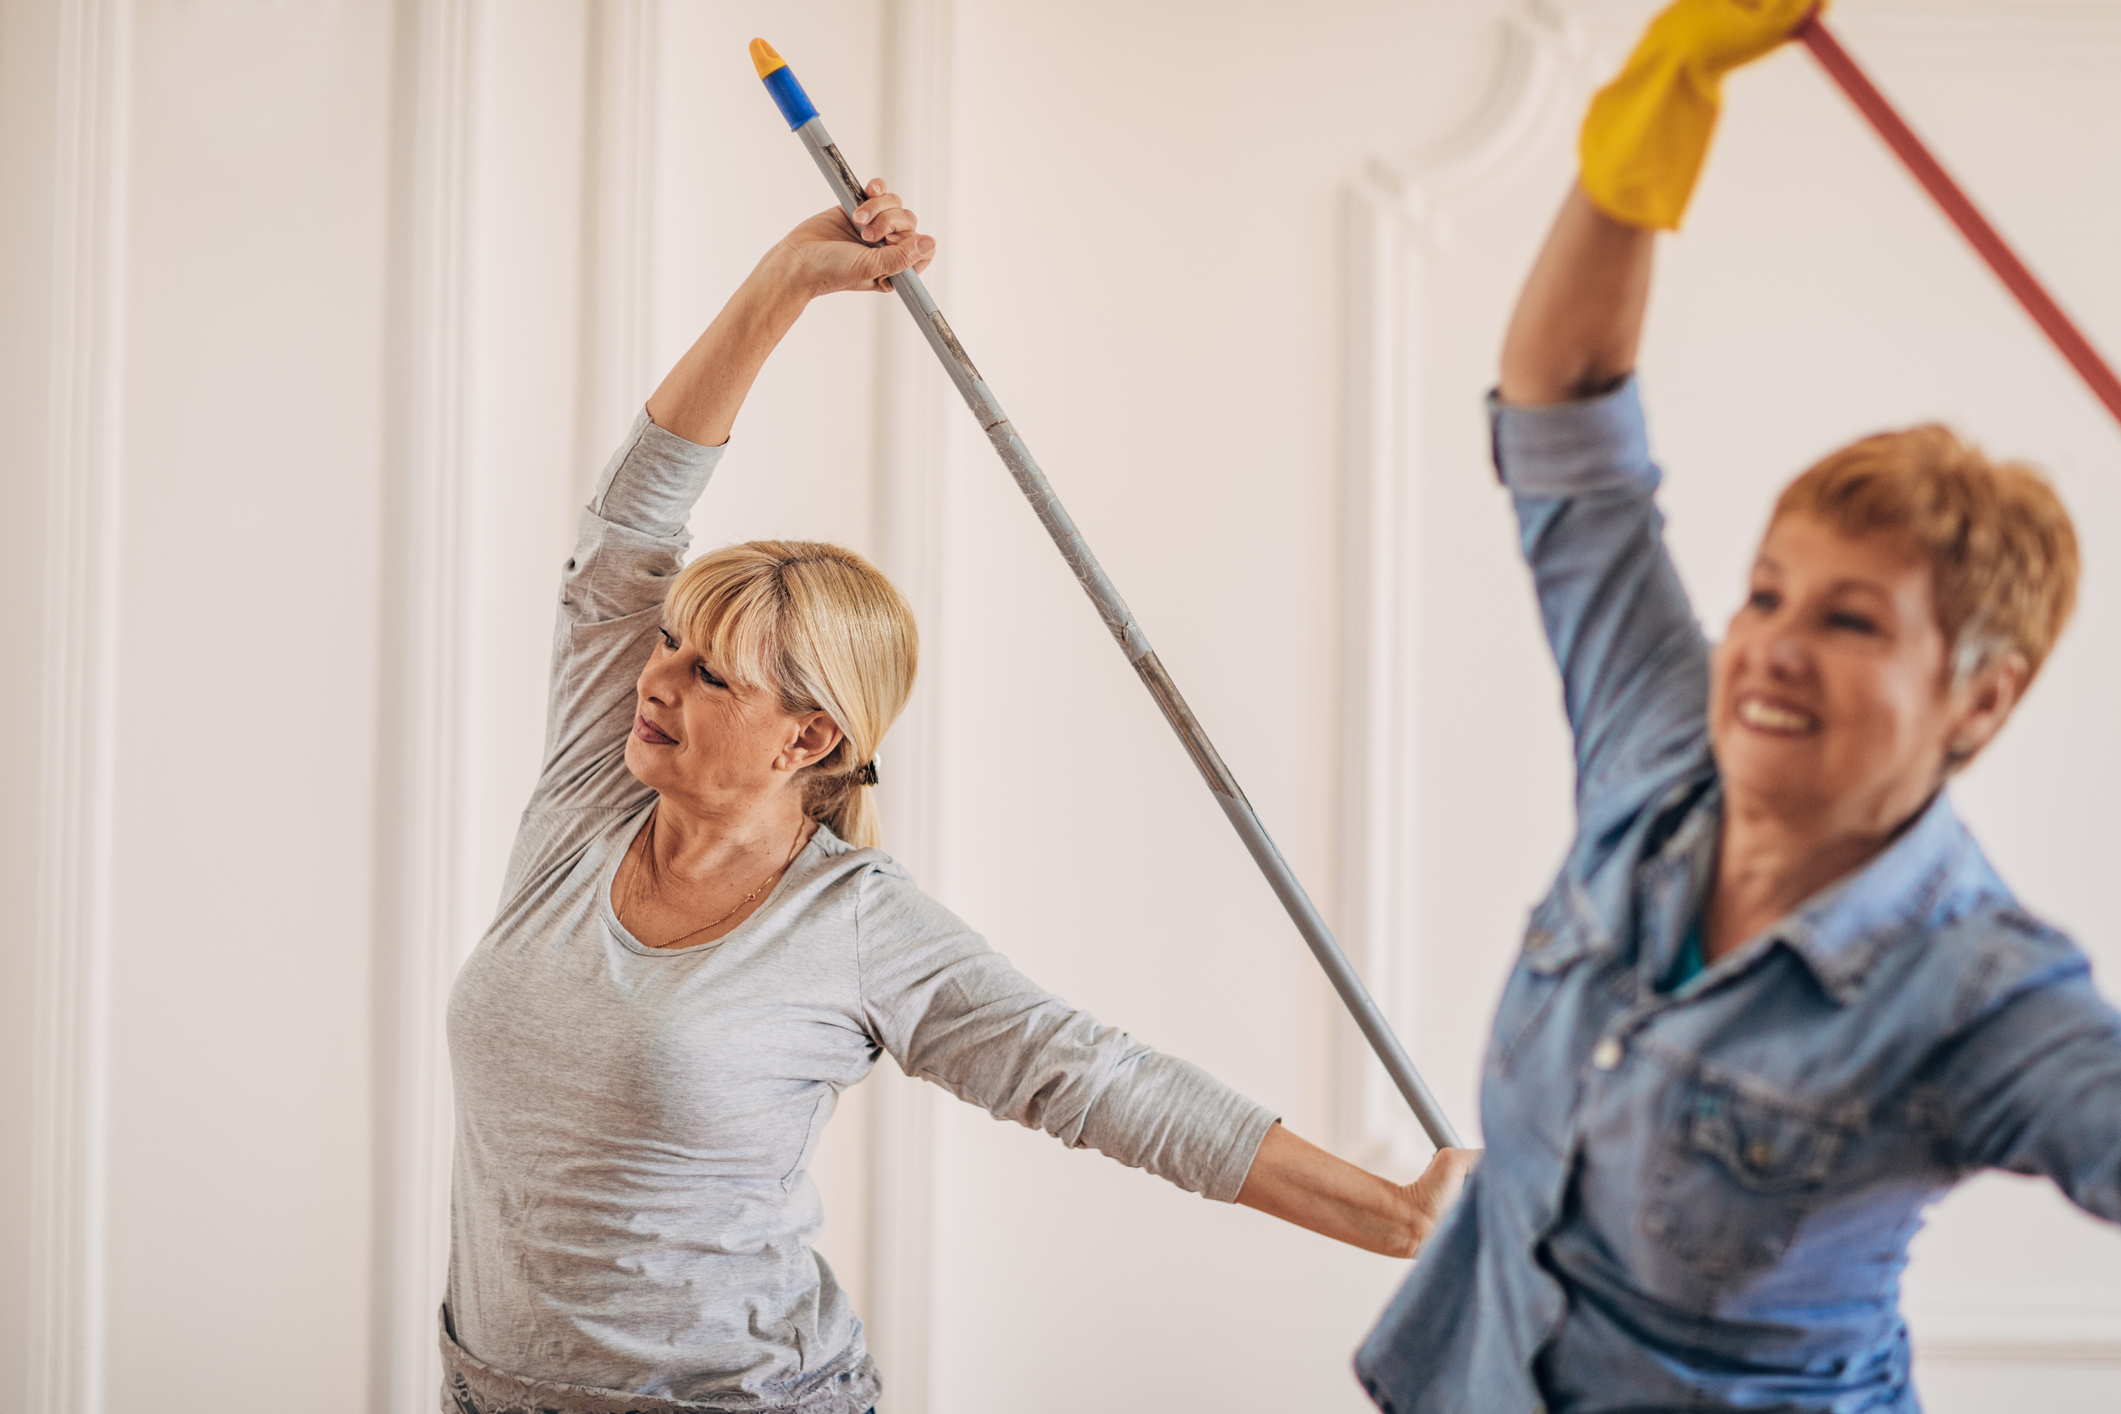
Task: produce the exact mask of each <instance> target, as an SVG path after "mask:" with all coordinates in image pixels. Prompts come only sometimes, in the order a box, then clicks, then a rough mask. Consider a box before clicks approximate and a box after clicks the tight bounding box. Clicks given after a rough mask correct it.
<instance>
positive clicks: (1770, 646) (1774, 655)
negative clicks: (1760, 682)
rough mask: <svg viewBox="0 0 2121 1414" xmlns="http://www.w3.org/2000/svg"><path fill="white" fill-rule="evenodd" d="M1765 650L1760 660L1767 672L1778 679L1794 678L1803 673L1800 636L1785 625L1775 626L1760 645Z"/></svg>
mask: <svg viewBox="0 0 2121 1414" xmlns="http://www.w3.org/2000/svg"><path fill="white" fill-rule="evenodd" d="M1762 647H1763V648H1764V649H1765V650H1766V651H1765V652H1764V653H1762V654H1761V658H1762V660H1763V661H1765V662H1766V664H1767V666H1768V671H1769V672H1771V673H1774V674H1775V675H1776V676H1778V677H1796V676H1798V675H1799V674H1800V673H1802V672H1803V671H1804V665H1805V652H1804V643H1803V641H1802V637H1801V635H1799V634H1798V633H1797V632H1796V630H1795V629H1794V628H1792V627H1790V626H1787V625H1777V626H1776V627H1775V628H1774V629H1772V630H1770V631H1769V633H1768V635H1767V642H1766V643H1765V644H1763V645H1762Z"/></svg>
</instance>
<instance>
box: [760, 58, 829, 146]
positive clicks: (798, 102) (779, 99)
mask: <svg viewBox="0 0 2121 1414" xmlns="http://www.w3.org/2000/svg"><path fill="white" fill-rule="evenodd" d="M762 82H764V83H765V85H766V92H768V93H770V94H772V95H773V103H774V106H775V107H777V108H779V109H780V110H781V116H782V117H783V118H786V119H787V120H788V130H789V131H790V132H793V131H795V129H797V128H799V127H801V126H802V125H803V124H805V123H807V122H809V121H810V120H811V119H812V118H815V117H816V116H817V105H816V104H815V103H812V102H811V101H810V95H809V94H807V93H805V92H803V86H802V85H801V84H799V83H797V82H796V80H795V70H793V69H791V68H789V67H788V66H787V65H786V64H783V65H781V67H779V68H778V69H775V70H774V71H773V72H772V73H770V74H768V75H766V77H765V79H764V80H762Z"/></svg>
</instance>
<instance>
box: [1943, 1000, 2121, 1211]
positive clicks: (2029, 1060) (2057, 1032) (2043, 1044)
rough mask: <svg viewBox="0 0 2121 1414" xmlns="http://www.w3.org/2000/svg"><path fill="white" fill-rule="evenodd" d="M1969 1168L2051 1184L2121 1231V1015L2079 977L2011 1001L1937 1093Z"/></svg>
mask: <svg viewBox="0 0 2121 1414" xmlns="http://www.w3.org/2000/svg"><path fill="white" fill-rule="evenodd" d="M1938 1089H1939V1091H1940V1095H1941V1099H1942V1101H1943V1104H1942V1109H1943V1113H1944V1115H1945V1117H1946V1119H1947V1121H1948V1123H1949V1125H1950V1131H1951V1140H1952V1145H1953V1149H1954V1151H1955V1156H1956V1158H1957V1160H1958V1162H1959V1163H1960V1165H1961V1166H1963V1167H1964V1168H1967V1169H1981V1168H1997V1169H2004V1170H2007V1171H2009V1172H2011V1173H2022V1174H2036V1175H2039V1176H2042V1177H2045V1178H2048V1179H2052V1180H2053V1181H2054V1184H2055V1186H2056V1187H2057V1188H2060V1189H2061V1190H2062V1191H2063V1192H2064V1193H2065V1194H2067V1195H2068V1197H2069V1199H2070V1201H2071V1202H2073V1203H2075V1204H2076V1205H2077V1206H2078V1207H2080V1208H2082V1209H2084V1210H2085V1211H2086V1212H2088V1213H2093V1214H2096V1215H2097V1216H2099V1217H2102V1218H2105V1219H2106V1220H2107V1221H2108V1222H2121V1015H2117V1014H2116V1013H2115V1011H2114V1009H2113V1007H2112V1006H2111V1005H2109V1004H2108V1003H2107V1001H2106V999H2105V998H2104V997H2102V996H2100V995H2099V993H2098V991H2097V989H2096V988H2094V987H2093V986H2092V981H2091V978H2090V977H2089V976H2087V975H2083V974H2082V973H2079V974H2078V975H2076V976H2072V977H2068V978H2066V979H2064V980H2062V981H2060V982H2058V983H2056V984H2054V985H2052V986H2045V987H2040V988H2038V989H2036V990H2032V991H2028V992H2026V993H2024V994H2023V995H2020V996H2018V997H2015V998H2013V999H2012V1000H2011V1001H2010V1002H2008V1003H2007V1004H2006V1005H2004V1006H2002V1007H2000V1008H1998V1009H1997V1010H1996V1012H1995V1013H1994V1014H1993V1015H1991V1016H1989V1017H1987V1018H1986V1019H1985V1020H1984V1021H1982V1023H1981V1024H1980V1025H1979V1026H1977V1027H1976V1028H1975V1029H1974V1030H1973V1031H1972V1032H1971V1033H1970V1034H1969V1035H1968V1036H1967V1037H1966V1038H1965V1039H1964V1040H1963V1041H1962V1042H1961V1043H1960V1044H1959V1045H1958V1046H1956V1047H1955V1048H1954V1050H1953V1052H1952V1054H1951V1056H1950V1059H1949V1061H1948V1063H1947V1064H1946V1065H1945V1066H1944V1067H1943V1071H1942V1075H1941V1077H1940V1084H1939V1086H1938Z"/></svg>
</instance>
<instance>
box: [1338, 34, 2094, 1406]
mask: <svg viewBox="0 0 2121 1414" xmlns="http://www.w3.org/2000/svg"><path fill="white" fill-rule="evenodd" d="M1722 2H1723V3H1736V0H1722ZM1593 111H1594V115H1595V114H1596V111H1597V110H1596V109H1595V108H1594V110H1593ZM1589 147H1590V143H1589V140H1588V134H1587V143H1586V148H1587V157H1588V153H1589ZM1585 185H1588V168H1587V182H1586V184H1585ZM1653 242H1654V233H1653V232H1652V231H1651V230H1650V229H1647V228H1645V226H1644V225H1641V224H1633V223H1630V222H1628V221H1625V220H1620V219H1616V218H1615V217H1614V216H1613V215H1611V214H1608V211H1607V210H1606V209H1604V204H1603V203H1600V202H1599V201H1597V200H1596V199H1595V198H1594V196H1593V195H1590V194H1587V192H1586V190H1585V186H1583V185H1580V186H1579V187H1578V189H1577V190H1575V191H1573V192H1572V193H1571V194H1570V196H1569V198H1568V200H1567V202H1566V204H1565V206H1564V207H1563V210H1562V212H1561V214H1560V217H1559V219H1558V220H1557V222H1556V224H1555V227H1554V230H1553V232H1552V234H1551V235H1550V237H1549V238H1548V242H1547V245H1546V248H1545V250H1544V251H1543V253H1542V254H1541V256H1540V258H1539V260H1538V262H1537V264H1536V266H1535V268H1534V270H1533V272H1532V274H1531V277H1530V279H1529V281H1528V282H1527V284H1526V287H1525V290H1524V293H1523V295H1522V297H1521V300H1520V303H1519V305H1518V308H1517V312H1516V315H1515V317H1514V319H1513V322H1512V324H1511V327H1510V332H1509V336H1508V339H1507V341H1506V344H1505V347H1504V351H1503V359H1502V377H1501V387H1500V390H1499V396H1498V397H1497V399H1495V400H1494V404H1493V407H1492V415H1493V418H1494V434H1495V435H1494V447H1495V455H1496V461H1497V465H1498V468H1499V470H1500V472H1501V475H1502V479H1503V481H1504V483H1505V484H1506V485H1507V486H1508V487H1509V490H1510V492H1511V495H1512V498H1513V500H1514V502H1515V506H1516V510H1517V515H1518V519H1519V523H1520V526H1521V530H1522V540H1523V550H1524V554H1525V558H1526V560H1527V561H1528V562H1529V564H1530V566H1531V569H1532V577H1533V581H1534V584H1535V587H1536V590H1537V593H1538V596H1539V603H1540V610H1541V614H1542V617H1543V619H1544V622H1545V626H1546V631H1547V635H1548V638H1549V640H1550V642H1551V644H1552V647H1553V651H1554V656H1555V659H1556V661H1557V663H1558V665H1559V667H1560V671H1561V679H1562V686H1563V693H1564V697H1565V703H1566V707H1567V712H1568V717H1569V722H1570V725H1571V727H1572V728H1573V730H1574V735H1575V755H1576V770H1577V784H1576V806H1577V835H1576V839H1575V842H1574V844H1573V846H1572V848H1571V850H1570V852H1569V854H1568V857H1567V860H1566V862H1565V863H1564V865H1563V867H1562V870H1561V873H1560V876H1559V877H1558V878H1557V879H1556V880H1555V883H1554V886H1553V889H1552V891H1551V892H1550V893H1549V894H1548V895H1547V897H1546V898H1545V899H1544V900H1543V901H1542V902H1541V903H1540V904H1539V905H1538V907H1537V908H1536V909H1535V910H1534V911H1533V915H1532V919H1531V923H1530V927H1529V928H1528V930H1527V933H1526V936H1525V941H1524V951H1523V953H1522V956H1521V957H1520V959H1519V961H1518V963H1517V966H1516V969H1515V971H1514V972H1513V974H1512V975H1511V977H1510V980H1509V983H1508V986H1507V988H1506V990H1505V992H1504V994H1503V999H1502V1003H1501V1006H1500V1009H1499V1011H1498V1014H1497V1016H1496V1020H1495V1027H1494V1032H1493V1036H1492V1039H1491V1042H1490V1045H1489V1049H1488V1054H1487V1059H1486V1065H1485V1074H1484V1083H1483V1087H1482V1096H1481V1119H1482V1123H1483V1126H1484V1129H1485V1131H1486V1139H1487V1144H1488V1156H1487V1158H1486V1160H1485V1162H1484V1163H1483V1165H1482V1167H1481V1169H1480V1170H1479V1171H1478V1172H1477V1173H1476V1174H1475V1175H1474V1177H1473V1179H1472V1181H1471V1183H1470V1184H1469V1185H1468V1187H1467V1189H1466V1192H1465V1196H1464V1198H1463V1199H1462V1201H1461V1202H1460V1203H1459V1205H1458V1207H1457V1208H1456V1209H1455V1210H1454V1212H1453V1213H1452V1215H1451V1216H1450V1217H1449V1218H1448V1219H1447V1220H1446V1222H1445V1224H1444V1226H1443V1227H1442V1228H1441V1229H1440V1230H1439V1231H1438V1232H1437V1233H1436V1235H1435V1236H1434V1237H1432V1238H1431V1240H1430V1243H1429V1245H1428V1246H1427V1247H1426V1248H1425V1249H1424V1250H1423V1253H1422V1257H1421V1261H1420V1263H1419V1265H1418V1266H1417V1267H1416V1269H1415V1272H1414V1275H1413V1277H1412V1278H1411V1279H1410V1280H1409V1282H1408V1283H1407V1285H1406V1287H1405V1288H1404V1289H1403V1290H1402V1291H1401V1292H1400V1293H1399V1295H1398V1296H1397V1297H1396V1298H1395V1299H1394V1301H1393V1303H1392V1305H1391V1306H1390V1307H1389V1309H1388V1310H1387V1311H1386V1313H1385V1316H1384V1318H1383V1320H1382V1322H1381V1323H1380V1325H1379V1327H1378V1329H1377V1330H1376V1332H1375V1333H1373V1334H1372V1336H1371V1337H1370V1339H1369V1342H1368V1343H1367V1345H1366V1346H1365V1347H1364V1349H1363V1350H1362V1352H1361V1353H1360V1355H1359V1357H1358V1360H1357V1368H1358V1371H1359V1373H1360V1374H1361V1376H1362V1378H1363V1382H1364V1384H1365V1386H1366V1388H1368V1389H1369V1391H1370V1393H1371V1395H1372V1397H1373V1398H1374V1399H1375V1400H1376V1401H1377V1403H1378V1404H1379V1405H1380V1406H1381V1407H1382V1408H1384V1409H1386V1410H1390V1411H1395V1414H1415V1411H1424V1414H1426V1411H1440V1410H1472V1411H1479V1414H1531V1411H1534V1410H1538V1409H1542V1408H1544V1409H1546V1410H1549V1411H1553V1414H1561V1411H1568V1414H1591V1412H1592V1411H1622V1410H1627V1411H1647V1410H1678V1409H1687V1410H1703V1409H1729V1410H1737V1409H1744V1410H1782V1411H1836V1414H1853V1411H1858V1410H1866V1411H1895V1414H1908V1412H1909V1411H1914V1410H1916V1409H1917V1408H1918V1405H1917V1401H1916V1396H1915V1393H1914V1390H1913V1388H1912V1386H1911V1384H1910V1382H1909V1375H1908V1337H1907V1328H1906V1325H1905V1323H1904V1322H1903V1320H1902V1318H1901V1316H1900V1313H1899V1300H1898V1298H1899V1279H1900V1273H1901V1270H1902V1268H1903V1267H1904V1266H1905V1264H1906V1259H1907V1246H1908V1242H1909V1239H1910V1238H1911V1237H1912V1236H1913V1234H1914V1232H1915V1230H1916V1228H1917V1227H1918V1226H1919V1224H1920V1222H1921V1215H1922V1212H1923V1209H1924V1208H1926V1207H1927V1206H1928V1205H1929V1204H1930V1203H1932V1202H1934V1201H1935V1200H1936V1199H1937V1198H1939V1197H1940V1196H1941V1195H1942V1194H1943V1193H1944V1192H1945V1191H1946V1190H1947V1189H1948V1188H1950V1187H1951V1186H1952V1185H1953V1184H1954V1183H1956V1182H1957V1181H1958V1180H1960V1179H1961V1178H1963V1177H1965V1176H1966V1175H1968V1174H1970V1173H1973V1172H1975V1171H1976V1170H1980V1169H1985V1168H1999V1169H2006V1170H2009V1171H2012V1172H2016V1173H2025V1174H2043V1175H2046V1176H2047V1177H2049V1178H2051V1179H2052V1180H2053V1181H2054V1182H2055V1183H2056V1184H2057V1185H2058V1186H2059V1187H2060V1188H2061V1189H2062V1191H2063V1192H2064V1193H2066V1194H2067V1195H2068V1196H2069V1197H2070V1198H2071V1199H2072V1200H2073V1201H2074V1202H2076V1203H2077V1204H2078V1205H2080V1206H2081V1207H2083V1208H2085V1209H2086V1210H2088V1211H2090V1212H2092V1213H2095V1214H2097V1215H2099V1216H2101V1217H2105V1218H2108V1219H2110V1220H2117V1219H2121V1017H2117V1015H2116V1013H2115V1012H2114V1010H2113V1009H2112V1008H2111V1007H2109V1006H2108V1005H2107V1003H2106V1002H2105V1001H2104V1000H2103V999H2102V998H2101V997H2100V996H2099V994H2098V992H2097V991H2095V990H2094V988H2093V986H2092V983H2091V979H2090V976H2089V971H2088V968H2087V964H2086V961H2085V958H2084V955H2083V954H2082V953H2081V952H2079V951H2078V950H2077V948H2076V947H2075V946H2074V945H2073V944H2072V943H2071V942H2070V940H2069V939H2068V938H2066V937H2064V936H2063V935H2062V934H2060V933H2059V932H2057V931H2056V930H2055V929H2053V928H2051V927H2049V926H2047V925H2046V924H2044V923H2042V922H2041V921H2040V920H2039V919H2038V918H2036V917H2035V916H2034V915H2033V914H2031V913H2030V912H2028V911H2027V910H2026V909H2025V908H2023V907H2022V906H2021V905H2020V904H2019V903H2018V902H2017V900H2016V899H2015V898H2014V897H2013V896H2012V894H2011V892H2010V890H2009V889H2008V888H2007V887H2006V886H2005V885H2004V883H2003V882H2002V880H2001V879H1999V878H1998V877H1997V875H1996V873H1995V871H1994V870H1993V869H1992V868H1991V867H1990V865H1989V863H1988V861H1987V860H1986V859H1985V858H1983V856H1982V853H1981V850H1980V848H1979V847H1978V846H1977V845H1976V844H1975V842H1974V840H1973V839H1972V837H1971V836H1970V835H1969V834H1968V833H1967V831H1966V829H1965V827H1964V826H1962V825H1961V824H1960V822H1959V820H1958V817H1957V816H1956V815H1955V814H1954V812H1953V809H1952V804H1951V798H1950V794H1949V791H1948V789H1947V785H1948V782H1949V780H1950V777H1951V776H1952V774H1953V773H1954V772H1955V771H1957V770H1958V769H1960V768H1961V767H1963V766H1964V765H1966V764H1967V763H1968V762H1969V761H1971V760H1972V759H1973V758H1974V757H1975V756H1976V755H1978V754H1979V753H1980V751H1981V750H1982V749H1983V747H1985V746H1986V745H1987V744H1988V742H1990V741H1991V740H1992V739H1993V738H1994V737H1995V734H1996V733H1997V731H1999V730H2000V729H2001V728H2002V727H2003V725H2004V723H2005V722H2006V720H2007V719H2008V718H2009V716H2010V714H2011V710H2012V708H2013V707H2014V706H2015V705H2016V704H2017V702H2018V701H2019V699H2020V697H2021V695H2022V694H2023V692H2024V691H2025V689H2026V687H2027V685H2028V684H2029V683H2030V682H2031V680H2032V678H2033V676H2034V675H2035V673H2037V671H2038V669H2039V667H2040V663H2041V661H2042V659H2043V657H2044V656H2045V654H2046V653H2047V651H2048V649H2049V648H2050V646H2051V645H2052V644H2053V642H2054V640H2055V637H2056V635H2057V634H2058V633H2059V632H2060V631H2061V628H2062V625H2063V622H2064V621H2065V620H2066V618H2067V617H2068V614H2069V611H2070V607H2071V604H2072V600H2073V595H2074V587H2075V579H2076V568H2077V565H2076V545H2075V539H2074V536H2073V533H2072V531H2071V529H2070V524H2069V519H2068V516H2067V513H2066V512H2065V511H2064V510H2063V508H2062V506H2061V504H2060V503H2059V501H2058V500H2057V499H2056V498H2055V495H2054V493H2053V492H2052V491H2051V490H2050V489H2049V488H2048V487H2047V485H2046V483H2045V482H2044V481H2042V480H2041V479H2040V478H2039V476H2038V475H2037V474H2036V473H2033V472H2031V471H2030V470H2028V469H2025V468H2023V467H2016V466H2008V465H1995V464H1992V463H1990V462H1988V461H1986V460H1985V459H1984V458H1983V457H1982V456H1981V455H1980V454H1979V453H1978V452H1976V451H1975V450H1973V449H1972V448H1970V447H1967V446H1966V445H1964V444H1963V443H1961V442H1959V441H1958V440H1957V439H1956V438H1955V437H1953V436H1952V435H1951V434H1950V433H1948V432H1945V431H1944V430H1943V429H1941V428H1936V427H1925V428H1916V429H1914V430H1911V431H1907V432H1901V433H1894V434H1887V435H1884V436H1879V437H1873V438H1868V439H1866V440H1864V441H1862V442H1858V443H1856V444H1855V445H1854V446H1852V447H1849V448H1846V449H1844V450H1843V451H1841V452H1838V453H1835V454H1834V455H1832V456H1830V457H1828V458H1827V459H1826V460H1825V461H1824V462H1822V463H1821V464H1820V465H1819V466H1818V467H1815V468H1814V469H1812V470H1811V471H1808V472H1806V473H1805V474H1804V475H1803V476H1801V477H1799V478H1798V479H1797V481H1796V482H1794V483H1792V485H1791V486H1790V487H1789V489H1788V490H1786V491H1785V492H1784V493H1783V496H1782V497H1781V499H1780V501H1779V502H1778V503H1777V506H1776V508H1775V514H1774V516H1773V517H1772V519H1771V521H1770V523H1769V525H1768V529H1767V532H1766V534H1765V536H1764V538H1763V540H1762V542H1761V546H1760V550H1759V554H1758V558H1757V559H1756V561H1755V563H1754V564H1753V566H1752V569H1751V591H1750V594H1749V597H1748V598H1747V599H1746V601H1745V603H1744V604H1743V606H1742V607H1740V609H1739V610H1738V611H1737V613H1736V615H1735V616H1734V617H1733V618H1732V620H1731V622H1730V624H1729V625H1728V626H1727V628H1726V630H1725V633H1724V637H1723V639H1722V641H1721V642H1720V643H1719V644H1717V645H1715V646H1714V647H1712V646H1711V645H1710V643H1709V642H1708V640H1707V639H1706V638H1705V637H1704V635H1703V633H1702V631H1701V629H1700V627H1699V626H1698V625H1697V624H1696V622H1695V620H1694V617H1693V613H1692V611H1691V609H1690V608H1689V606H1688V603H1687V598H1686V593H1685V591H1684V589H1683V588H1682V587H1681V585H1680V581H1679V576H1678V574H1677V573H1676V571H1675V570H1674V567H1673V565H1672V561H1671V558H1670V556H1669V554H1668V553H1667V551H1666V549H1665V547H1664V545H1663V542H1662V538H1661V531H1662V518H1661V517H1660V516H1659V514H1658V511H1657V507H1656V503H1655V491H1656V487H1657V483H1658V471H1657V468H1656V467H1655V466H1654V465H1653V464H1652V463H1651V461H1650V457H1649V451H1648V444H1647V439H1646V437H1645V434H1644V429H1643V421H1642V414H1641V410H1640V405H1639V403H1638V400H1637V399H1638V394H1637V388H1636V383H1635V380H1634V378H1633V376H1632V373H1631V369H1632V367H1633V363H1634V357H1635V348H1636V342H1637V338H1638V335H1639V332H1640V329H1641V325H1642V318H1643V310H1644V306H1645V303H1646V300H1647V296H1648V291H1649V281H1650V266H1651V253H1652V246H1653Z"/></svg>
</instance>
